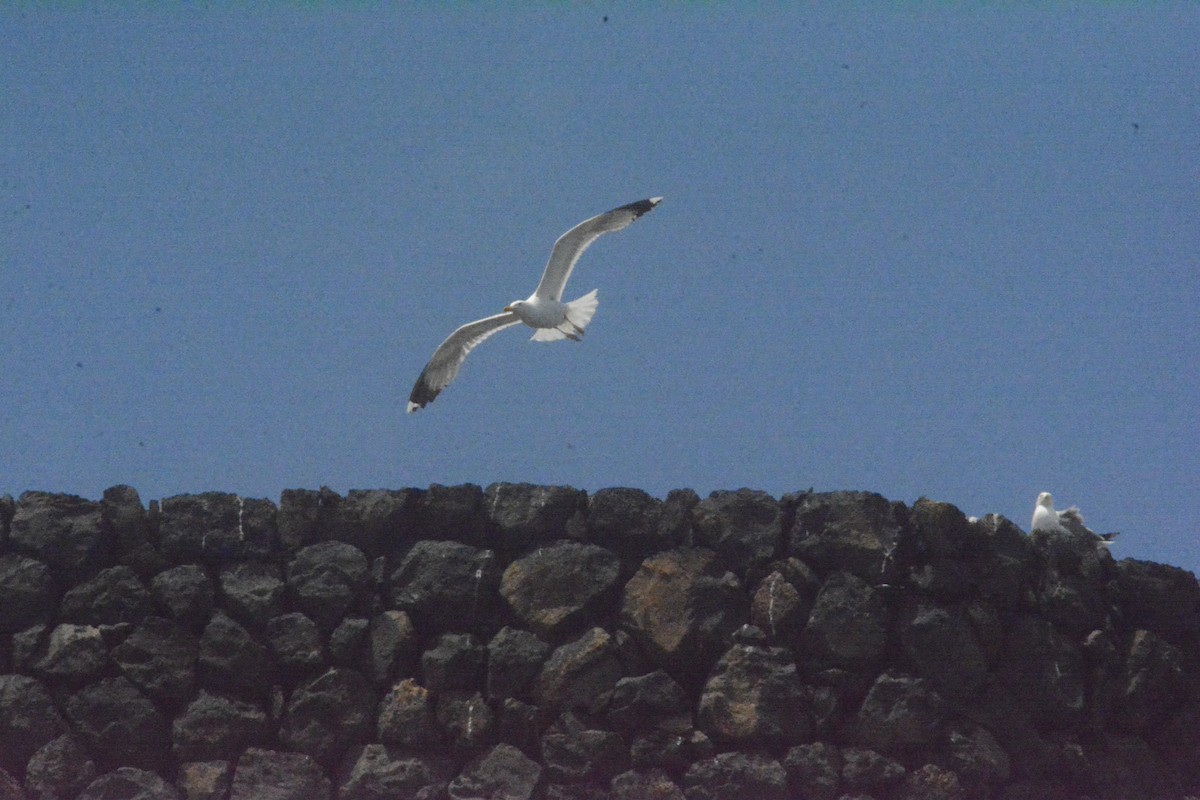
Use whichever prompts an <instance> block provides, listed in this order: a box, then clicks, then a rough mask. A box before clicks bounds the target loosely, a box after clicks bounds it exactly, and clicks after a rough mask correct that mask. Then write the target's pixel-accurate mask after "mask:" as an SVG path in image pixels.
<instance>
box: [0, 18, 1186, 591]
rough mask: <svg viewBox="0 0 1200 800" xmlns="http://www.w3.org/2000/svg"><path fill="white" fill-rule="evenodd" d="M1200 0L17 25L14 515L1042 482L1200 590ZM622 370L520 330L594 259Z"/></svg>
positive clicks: (969, 497) (2, 303) (10, 90)
mask: <svg viewBox="0 0 1200 800" xmlns="http://www.w3.org/2000/svg"><path fill="white" fill-rule="evenodd" d="M1197 41H1200V7H1198V6H1197V5H1195V4H1188V3H1156V4H1081V5H1078V6H1076V5H1068V4H1054V5H1053V6H1047V7H1041V6H1039V7H1018V6H1015V5H1013V4H991V5H988V6H964V5H953V6H950V5H945V4H929V5H916V4H903V5H902V6H899V7H894V6H886V5H883V4H867V5H864V6H861V7H859V8H857V9H854V8H853V7H851V6H848V5H845V4H826V5H814V6H807V5H806V6H801V5H800V4H795V5H775V4H758V5H755V6H753V7H750V8H749V10H747V8H746V7H742V6H734V5H732V4H730V5H719V4H703V5H691V6H680V5H678V4H672V5H670V6H658V5H652V4H605V3H593V4H575V5H571V6H562V5H558V4H531V5H526V6H523V7H521V8H519V9H516V10H514V9H511V8H501V7H499V6H496V5H491V4H470V5H455V6H445V5H425V6H420V7H412V6H407V5H406V6H405V7H403V8H401V9H385V10H380V9H377V8H374V7H367V6H355V7H353V8H351V9H337V8H332V9H330V8H322V9H316V8H312V7H303V8H296V7H292V6H282V5H274V6H269V7H267V8H266V9H265V10H259V9H256V8H254V7H252V6H242V5H239V6H238V7H236V8H234V9H221V8H219V7H218V8H195V7H190V6H189V7H178V6H176V7H174V8H172V9H169V10H159V9H153V10H146V9H145V8H141V7H134V6H118V7H112V6H100V7H96V8H91V9H89V8H87V7H74V8H72V9H70V10H63V9H43V8H37V7H31V6H18V7H15V8H14V7H11V6H7V7H5V8H4V10H2V11H0V81H2V85H0V92H2V96H0V103H2V104H3V107H4V108H3V112H2V113H0V272H2V274H3V283H2V287H3V291H2V294H0V492H10V493H12V494H14V495H16V494H19V493H20V492H22V491H24V490H26V489H45V490H51V491H65V492H71V493H77V494H82V495H84V496H88V497H94V498H95V497H99V496H100V493H101V492H102V491H103V489H104V488H105V487H107V486H110V485H113V484H117V483H128V484H131V485H133V486H135V487H136V488H137V489H138V490H139V491H140V492H141V494H142V497H143V500H150V499H152V498H158V497H165V496H170V495H174V494H181V493H189V492H200V491H208V490H222V491H232V492H238V493H241V494H244V495H248V496H261V497H270V498H273V499H278V496H279V492H280V491H281V490H282V489H284V488H299V487H311V488H316V487H319V486H321V485H329V486H331V487H333V488H334V489H336V490H338V491H343V492H344V491H346V490H348V489H350V488H374V487H403V486H426V485H428V484H430V483H445V484H454V483H462V482H473V483H480V484H484V485H486V484H488V483H491V482H493V481H530V482H534V483H564V484H570V485H574V486H579V487H582V488H584V489H588V490H591V491H594V490H597V489H600V488H603V487H606V486H637V487H641V488H643V489H646V490H647V491H649V492H651V493H652V494H655V495H657V496H664V495H665V494H666V492H667V491H668V490H670V489H672V488H676V487H691V488H694V489H696V490H697V491H699V492H700V493H701V495H705V494H707V493H708V492H710V491H712V490H714V489H725V488H738V487H741V486H750V487H754V488H759V489H764V490H766V491H768V492H771V493H772V494H774V495H776V496H778V495H782V494H783V493H786V492H789V491H794V490H797V489H806V488H808V487H810V486H811V487H815V488H816V489H818V490H831V489H865V490H871V491H877V492H880V493H882V494H884V495H885V496H887V497H889V498H891V499H895V500H903V501H905V502H909V503H911V502H912V501H914V500H916V499H917V497H919V496H921V495H926V496H929V497H933V498H936V499H939V500H945V501H948V502H951V503H954V504H955V505H957V506H959V507H960V508H962V509H963V510H964V511H965V512H967V513H968V514H976V515H981V514H984V513H987V512H991V511H994V512H997V513H1002V514H1004V515H1006V516H1009V517H1010V518H1012V519H1013V520H1014V521H1016V522H1017V523H1018V524H1020V525H1021V526H1022V527H1028V524H1029V516H1030V513H1031V510H1032V507H1033V501H1034V498H1035V496H1036V494H1037V493H1038V492H1039V491H1041V490H1049V491H1052V492H1054V494H1055V497H1056V499H1057V501H1058V504H1059V506H1060V507H1063V506H1066V505H1071V504H1077V505H1079V506H1081V507H1082V508H1083V510H1084V514H1085V516H1086V518H1087V520H1088V522H1089V524H1091V525H1092V526H1093V527H1095V528H1096V529H1099V530H1105V531H1107V530H1120V531H1122V539H1121V544H1120V548H1119V550H1118V551H1117V554H1118V555H1119V556H1130V557H1135V558H1144V559H1150V560H1156V561H1165V562H1168V563H1173V564H1176V565H1179V566H1184V567H1186V568H1188V569H1192V570H1196V569H1197V568H1200V537H1197V523H1196V520H1197V519H1200V434H1198V431H1200V368H1198V367H1197V365H1198V364H1200V311H1198V309H1200V225H1198V222H1200V82H1198V81H1197V80H1196V76H1197V75H1198V74H1200V50H1198V49H1197V48H1196V45H1195V43H1196V42H1197ZM655 195H663V196H665V198H666V200H665V201H664V202H663V204H662V205H661V206H660V207H659V208H658V209H656V210H655V211H654V212H653V213H652V214H650V215H648V216H646V217H645V218H643V219H642V220H640V221H639V222H638V223H637V224H635V225H634V226H632V227H631V228H629V229H628V230H626V231H624V232H621V233H619V234H614V235H611V236H608V237H605V238H603V239H601V240H600V241H599V242H598V243H597V244H596V245H595V246H593V248H592V249H591V250H589V251H588V253H587V254H586V255H585V257H584V259H583V260H582V261H581V262H580V264H579V266H578V268H577V269H576V270H575V273H574V276H573V277H572V279H571V283H570V284H569V285H568V287H567V292H566V296H567V298H573V297H575V296H578V295H582V294H584V293H586V292H587V291H590V290H591V289H593V288H599V290H600V300H601V303H600V308H599V311H598V312H597V315H596V317H595V319H594V320H593V322H592V325H591V326H590V327H589V329H588V335H587V339H586V341H585V342H584V343H582V344H574V343H571V342H562V343H554V344H534V343H531V342H529V341H528V332H527V331H525V330H524V329H523V328H521V329H514V330H510V331H504V332H502V333H500V334H498V335H497V336H496V337H495V338H493V339H491V340H489V341H488V342H486V343H485V344H484V345H482V346H481V347H480V348H479V349H478V350H477V351H476V352H475V353H474V354H473V355H472V356H471V358H470V359H469V360H468V361H467V363H466V365H465V366H464V368H463V371H462V373H461V374H460V376H459V379H458V381H457V382H456V383H455V384H454V385H453V386H451V387H450V388H449V389H448V390H446V391H445V392H444V393H443V394H442V395H441V397H439V398H438V400H437V401H436V402H435V403H433V404H432V405H430V406H429V407H428V408H427V409H425V410H424V411H422V412H420V413H418V414H414V415H406V414H405V413H404V404H405V401H406V400H407V397H408V392H409V390H410V388H411V386H412V382H413V380H414V379H415V378H416V376H417V374H418V373H419V372H420V370H421V368H422V366H423V365H424V363H425V361H426V360H427V359H428V358H429V356H430V355H431V354H432V352H433V349H434V348H435V347H436V346H437V344H438V343H439V342H440V341H441V340H442V339H443V338H444V337H445V336H446V335H447V334H448V333H449V332H450V331H451V330H453V329H454V328H455V327H457V326H458V325H459V324H461V323H463V322H467V321H469V320H473V319H477V318H479V317H482V316H486V315H489V314H493V313H497V312H498V311H499V310H500V308H501V307H502V306H503V305H504V304H506V303H507V302H509V301H511V300H514V299H518V298H522V297H525V296H526V295H528V294H529V293H530V291H532V289H533V287H534V286H535V285H536V283H537V280H538V278H539V276H540V274H541V270H542V267H543V265H544V263H545V259H546V256H547V255H548V253H549V249H550V246H551V244H552V243H553V241H554V239H555V238H556V237H557V236H558V235H559V234H560V233H562V232H563V231H564V230H566V229H567V228H568V227H570V226H572V225H574V224H575V223H576V222H579V221H580V220H582V219H584V218H586V217H589V216H591V215H593V214H596V213H599V212H601V211H605V210H607V209H609V208H612V207H614V206H617V205H621V204H623V203H627V202H630V201H633V200H638V199H641V198H644V197H650V196H655Z"/></svg>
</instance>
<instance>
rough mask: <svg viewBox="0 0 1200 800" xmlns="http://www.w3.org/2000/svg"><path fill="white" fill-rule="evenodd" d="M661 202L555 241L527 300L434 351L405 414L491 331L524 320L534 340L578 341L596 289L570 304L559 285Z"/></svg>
mask: <svg viewBox="0 0 1200 800" xmlns="http://www.w3.org/2000/svg"><path fill="white" fill-rule="evenodd" d="M661 202H662V198H661V197H651V198H650V199H649V200H638V201H637V202H636V203H630V204H629V205H625V206H621V207H620V208H614V209H613V210H612V211H606V212H604V213H603V214H601V215H599V216H596V217H592V218H591V219H588V220H584V221H583V222H581V223H579V224H578V225H576V226H575V227H574V228H571V230H569V231H567V232H566V233H564V234H563V235H562V236H560V237H558V241H557V242H555V243H554V249H553V250H551V251H550V260H549V261H548V262H547V263H546V271H545V272H544V273H542V282H541V283H539V284H538V287H537V289H536V290H535V291H534V293H533V294H531V295H529V298H528V299H526V300H514V301H513V302H511V303H509V304H508V305H506V306H505V307H504V312H503V313H500V314H496V315H495V316H491V317H484V318H483V319H477V320H475V321H474V322H468V323H467V324H466V325H463V326H462V327H461V328H459V329H458V330H456V331H455V332H454V333H452V334H450V335H449V336H448V337H447V338H446V341H444V342H442V343H441V344H440V345H439V346H438V349H437V350H434V351H433V358H431V359H429V363H428V364H426V365H425V369H423V370H421V376H420V377H419V378H417V382H416V384H415V385H414V386H413V390H412V394H410V395H409V397H408V413H410V414H411V413H412V412H414V411H416V410H417V409H418V408H424V407H425V405H426V404H427V403H431V402H433V399H434V398H435V397H437V396H438V394H439V393H440V392H441V391H442V389H445V388H446V387H447V386H449V385H450V383H451V382H452V381H453V380H454V378H455V377H456V376H457V375H458V370H459V367H461V366H462V363H463V361H465V360H466V358H467V355H468V354H469V353H470V352H471V351H472V350H474V349H475V347H476V345H478V344H479V343H480V342H482V341H483V340H484V339H486V338H487V337H489V336H491V335H492V334H493V333H495V332H496V331H499V330H503V329H504V328H508V327H511V326H513V325H516V324H517V323H520V322H524V323H525V324H526V325H528V326H529V327H531V328H533V341H535V342H556V341H559V340H561V339H573V340H575V341H577V342H578V341H580V339H581V338H582V337H583V331H584V328H586V327H587V325H588V323H589V322H591V321H592V315H593V314H595V313H596V306H598V305H600V301H599V300H598V299H596V290H595V289H593V290H592V291H590V292H588V293H587V294H585V295H584V296H583V297H580V298H579V299H578V300H572V301H571V302H570V303H564V302H563V301H562V293H563V287H564V286H566V285H567V279H568V278H570V277H571V270H572V269H574V268H575V262H576V261H578V260H579V257H580V256H581V255H583V251H584V250H586V249H588V246H589V245H591V243H592V242H594V241H596V239H598V238H600V237H601V236H603V235H604V234H606V233H612V232H613V231H620V230H624V229H625V228H628V227H629V226H630V224H632V223H633V221H634V220H635V219H637V218H638V217H640V216H642V215H643V214H645V213H647V212H648V211H650V210H651V209H653V208H654V207H655V206H657V205H658V204H659V203H661Z"/></svg>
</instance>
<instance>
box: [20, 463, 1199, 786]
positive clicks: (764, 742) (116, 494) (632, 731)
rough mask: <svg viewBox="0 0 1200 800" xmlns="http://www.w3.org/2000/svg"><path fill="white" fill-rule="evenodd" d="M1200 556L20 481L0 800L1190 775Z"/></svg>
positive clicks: (716, 501)
mask: <svg viewBox="0 0 1200 800" xmlns="http://www.w3.org/2000/svg"><path fill="white" fill-rule="evenodd" d="M1189 794H1200V586H1198V585H1197V581H1196V578H1195V576H1194V575H1192V574H1191V573H1189V572H1185V571H1183V570H1180V569H1176V568H1173V567H1169V566H1164V565H1160V564H1152V563H1147V562H1142V561H1135V560H1129V559H1127V560H1122V561H1115V560H1114V559H1113V557H1112V555H1111V554H1110V552H1109V550H1108V549H1107V548H1106V547H1105V546H1103V545H1102V544H1100V543H1099V542H1098V541H1096V540H1094V539H1092V538H1090V537H1074V536H1072V535H1068V534H1063V535H1041V534H1038V535H1036V536H1032V537H1031V536H1027V535H1025V534H1024V533H1023V532H1022V531H1021V530H1020V529H1019V528H1017V527H1016V526H1015V525H1013V524H1012V523H1011V522H1009V521H1008V520H1006V519H1003V518H997V517H987V518H984V519H982V520H978V521H970V520H968V519H967V518H966V517H964V516H963V514H962V513H961V512H959V511H958V509H956V508H954V507H953V506H950V505H947V504H945V503H938V502H933V501H928V500H919V501H918V502H917V503H916V504H915V505H913V506H912V507H911V508H910V507H907V506H905V505H903V504H901V503H894V502H889V501H887V500H886V499H884V498H883V497H880V496H879V495H875V494H869V493H861V492H839V493H830V494H814V493H811V492H800V493H796V494H792V495H787V496H785V497H783V498H781V499H776V498H773V497H771V496H769V495H767V494H765V493H762V492H757V491H751V490H741V491H736V492H716V493H714V494H712V495H711V496H709V497H708V498H707V499H704V500H701V499H700V498H699V497H698V496H697V495H696V494H695V493H694V492H691V491H676V492H672V493H671V494H670V495H669V496H668V497H667V498H666V499H665V500H658V499H655V498H652V497H650V496H649V495H648V494H646V493H645V492H642V491H639V490H636V489H606V490H602V491H599V492H596V493H594V494H591V495H588V494H586V493H585V492H582V491H579V490H576V489H571V488H567V487H544V486H529V485H514V484H494V485H492V486H490V487H488V488H487V489H486V490H485V489H481V488H480V487H477V486H454V487H446V486H431V487H430V488H428V489H424V490H422V489H402V490H399V491H383V490H380V491H353V492H350V493H349V494H348V495H347V496H345V497H342V496H339V495H338V494H336V493H334V492H332V491H329V490H328V489H322V490H320V491H307V490H297V491H286V492H284V493H283V496H282V498H281V500H280V503H279V504H278V505H276V504H274V503H272V502H270V501H268V500H254V499H248V498H241V497H238V496H235V495H230V494H218V493H209V494H201V495H185V496H180V497H172V498H168V499H166V500H163V501H162V503H161V504H158V503H151V504H150V506H149V508H146V507H144V506H143V504H142V502H141V500H140V499H139V497H138V495H137V492H136V491H134V490H133V489H131V488H129V487H125V486H117V487H113V488H112V489H109V490H108V491H106V492H105V493H104V497H103V499H102V500H100V501H99V502H93V501H90V500H85V499H83V498H79V497H73V496H69V495H61V494H46V493H41V492H27V493H25V494H23V495H21V497H20V499H19V500H17V501H15V502H14V501H13V500H12V498H10V497H5V498H3V499H0V799H5V798H18V799H20V798H39V799H46V800H49V799H50V798H94V799H98V798H108V799H109V800H115V799H117V798H184V797H186V798H212V799H214V800H218V799H220V798H236V799H237V800H250V799H251V798H264V797H269V798H297V800H300V798H303V799H304V800H314V799H316V800H321V799H322V798H342V799H344V800H351V799H352V798H353V799H357V798H363V799H364V800H375V799H378V800H385V799H387V800H394V799H395V798H429V799H431V800H432V799H433V798H447V797H449V798H474V797H481V798H483V797H486V798H491V797H505V798H539V799H544V800H551V799H552V798H609V797H611V798H620V799H621V800H634V799H635V798H659V800H669V799H670V798H685V797H686V798H689V799H691V800H707V799H708V798H713V799H714V800H715V799H716V798H733V797H737V798H754V800H770V798H805V799H810V798H811V799H812V800H833V798H839V797H846V798H859V799H860V800H861V799H862V798H877V800H885V798H905V799H911V800H924V799H926V798H929V799H930V800H932V799H933V798H945V799H946V800H953V799H954V798H964V799H970V798H1003V799H1004V800H1019V799H1022V798H1057V797H1064V798H1087V797H1090V798H1098V799H1101V798H1182V797H1185V796H1188V795H1189Z"/></svg>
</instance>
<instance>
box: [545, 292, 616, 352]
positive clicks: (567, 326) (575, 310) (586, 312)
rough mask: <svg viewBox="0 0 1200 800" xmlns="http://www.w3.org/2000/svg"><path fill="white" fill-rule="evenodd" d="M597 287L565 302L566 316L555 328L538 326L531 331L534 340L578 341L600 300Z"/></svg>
mask: <svg viewBox="0 0 1200 800" xmlns="http://www.w3.org/2000/svg"><path fill="white" fill-rule="evenodd" d="M597 291H598V290H597V289H593V290H592V291H590V292H588V293H587V294H585V295H584V296H583V297H581V298H579V299H578V300H572V301H571V302H569V303H567V318H566V319H565V320H564V321H563V322H562V323H561V324H560V325H558V327H555V328H538V329H537V330H535V331H534V332H533V341H535V342H557V341H559V340H560V339H574V340H575V341H577V342H578V341H579V340H580V339H581V338H582V337H583V331H584V329H585V328H587V326H588V323H589V322H591V321H592V317H593V316H595V314H596V307H597V306H599V305H600V300H599V299H598V298H597V297H596V292H597Z"/></svg>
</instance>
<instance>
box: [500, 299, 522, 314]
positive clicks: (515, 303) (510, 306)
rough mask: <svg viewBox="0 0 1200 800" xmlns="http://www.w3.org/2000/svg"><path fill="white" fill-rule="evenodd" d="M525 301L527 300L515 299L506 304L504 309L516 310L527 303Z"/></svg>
mask: <svg viewBox="0 0 1200 800" xmlns="http://www.w3.org/2000/svg"><path fill="white" fill-rule="evenodd" d="M525 302H526V301H524V300H513V301H512V302H511V303H509V304H508V305H506V306H505V307H504V310H505V311H509V312H512V311H516V310H517V309H518V308H520V307H521V306H523V305H525Z"/></svg>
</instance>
